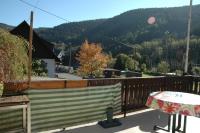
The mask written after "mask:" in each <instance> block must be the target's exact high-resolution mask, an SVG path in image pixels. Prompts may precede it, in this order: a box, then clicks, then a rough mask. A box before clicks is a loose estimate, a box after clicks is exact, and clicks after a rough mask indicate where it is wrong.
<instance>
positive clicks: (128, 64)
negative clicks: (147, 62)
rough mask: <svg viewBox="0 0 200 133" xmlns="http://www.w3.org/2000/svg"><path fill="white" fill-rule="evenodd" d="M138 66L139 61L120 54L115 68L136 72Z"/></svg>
mask: <svg viewBox="0 0 200 133" xmlns="http://www.w3.org/2000/svg"><path fill="white" fill-rule="evenodd" d="M137 66H138V63H137V61H135V60H133V59H132V58H130V57H129V56H128V55H125V54H119V55H118V56H117V60H116V63H115V66H114V68H115V69H119V70H125V69H128V70H135V69H136V68H137Z"/></svg>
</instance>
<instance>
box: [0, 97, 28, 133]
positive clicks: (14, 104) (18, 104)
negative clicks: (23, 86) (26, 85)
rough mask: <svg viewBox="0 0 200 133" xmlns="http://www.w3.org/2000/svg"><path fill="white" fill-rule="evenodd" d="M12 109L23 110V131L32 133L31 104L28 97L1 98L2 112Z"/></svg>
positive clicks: (0, 108) (0, 106)
mask: <svg viewBox="0 0 200 133" xmlns="http://www.w3.org/2000/svg"><path fill="white" fill-rule="evenodd" d="M11 109H23V129H24V131H25V132H27V133H31V114H30V103H29V99H28V97H27V96H25V95H22V96H10V97H2V98H0V111H1V110H11Z"/></svg>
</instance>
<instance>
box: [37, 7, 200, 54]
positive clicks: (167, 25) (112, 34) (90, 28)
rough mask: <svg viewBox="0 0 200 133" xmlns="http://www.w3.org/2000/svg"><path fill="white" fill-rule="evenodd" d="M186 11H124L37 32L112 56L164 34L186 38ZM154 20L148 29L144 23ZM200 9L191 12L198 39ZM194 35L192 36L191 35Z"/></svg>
mask: <svg viewBox="0 0 200 133" xmlns="http://www.w3.org/2000/svg"><path fill="white" fill-rule="evenodd" d="M188 11H189V7H188V6H184V7H173V8H149V9H136V10H131V11H127V12H125V13H122V14H120V15H118V16H115V17H113V18H109V19H100V20H90V21H83V22H73V23H65V24H61V25H59V26H56V27H53V28H47V29H46V28H43V29H37V32H38V33H39V35H41V36H42V37H44V38H45V39H47V40H50V41H52V42H56V43H65V44H69V43H71V44H73V45H80V44H81V43H82V42H83V40H84V39H88V40H89V41H92V42H99V43H102V46H103V47H104V49H105V50H106V51H107V52H108V51H111V52H113V53H119V52H127V51H130V48H129V47H127V46H126V45H123V44H127V45H128V46H129V45H131V46H132V45H134V44H137V43H142V42H144V41H150V40H153V39H160V38H163V37H164V36H165V35H166V33H168V34H171V35H172V36H174V37H176V38H185V37H186V33H187V22H188ZM150 16H154V17H155V18H156V23H155V24H153V25H150V24H148V23H147V19H148V18H149V17H150ZM199 18H200V5H195V6H193V9H192V34H193V33H195V34H196V35H200V34H199V33H200V19H199ZM193 31H194V32H193Z"/></svg>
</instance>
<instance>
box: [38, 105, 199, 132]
mask: <svg viewBox="0 0 200 133" xmlns="http://www.w3.org/2000/svg"><path fill="white" fill-rule="evenodd" d="M167 117H168V116H167V115H166V114H164V113H162V112H160V111H157V110H152V109H145V110H141V111H136V112H133V113H128V114H127V117H125V118H123V115H120V116H118V118H119V119H120V121H121V122H122V125H121V126H118V127H113V128H108V129H104V128H102V127H101V126H99V125H98V124H97V123H96V122H94V123H89V124H84V125H79V126H74V127H69V128H66V129H65V130H64V131H61V129H58V130H52V131H45V132H41V133H167V132H165V131H162V130H157V131H153V126H154V125H156V124H157V125H159V126H162V127H165V128H166V129H167ZM198 123H200V119H199V118H195V117H188V119H187V127H186V132H187V133H197V132H199V131H200V126H199V124H198Z"/></svg>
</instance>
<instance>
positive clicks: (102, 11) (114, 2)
mask: <svg viewBox="0 0 200 133" xmlns="http://www.w3.org/2000/svg"><path fill="white" fill-rule="evenodd" d="M23 1H26V2H28V3H30V4H32V5H35V6H37V7H39V8H40V9H43V10H45V11H48V12H50V13H53V14H55V15H57V16H59V17H62V18H64V19H65V20H62V19H59V18H57V17H55V16H52V15H49V14H47V13H45V12H43V11H41V10H38V9H37V8H34V7H31V6H29V5H27V4H25V3H23V2H22V1H20V0H0V3H1V4H0V23H5V24H8V25H12V26H16V25H18V24H19V23H21V22H22V21H23V20H26V21H28V23H29V21H30V11H31V10H33V12H34V23H33V27H34V28H38V27H53V26H56V25H59V24H62V23H66V22H77V21H84V20H92V19H101V18H111V17H113V16H116V15H119V14H121V13H123V12H126V11H129V10H133V9H139V8H154V7H178V6H184V5H189V1H190V0H23ZM196 4H200V0H193V5H196Z"/></svg>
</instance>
